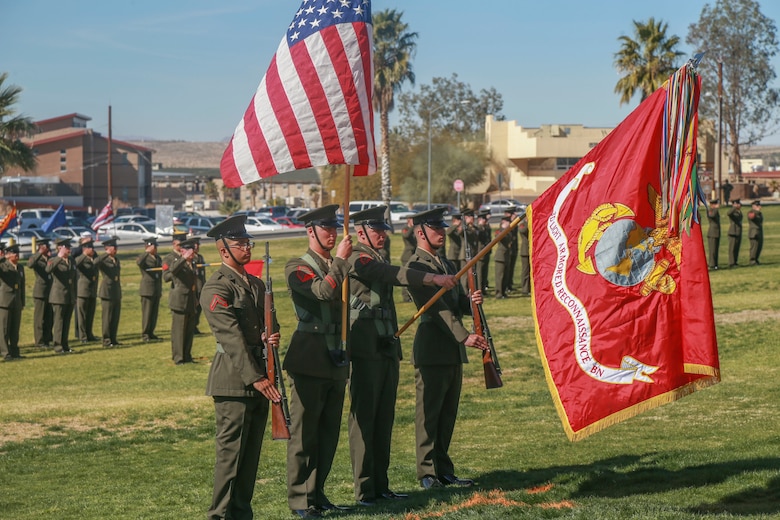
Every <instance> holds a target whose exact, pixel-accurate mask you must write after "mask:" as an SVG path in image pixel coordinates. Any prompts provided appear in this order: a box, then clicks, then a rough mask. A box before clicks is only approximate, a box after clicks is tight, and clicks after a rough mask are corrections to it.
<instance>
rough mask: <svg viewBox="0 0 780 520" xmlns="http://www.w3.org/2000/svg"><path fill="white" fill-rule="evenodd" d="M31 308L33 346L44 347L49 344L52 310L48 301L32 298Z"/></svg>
mask: <svg viewBox="0 0 780 520" xmlns="http://www.w3.org/2000/svg"><path fill="white" fill-rule="evenodd" d="M34 300H35V306H34V307H33V333H34V335H35V346H36V347H45V346H46V345H48V344H49V343H51V339H52V338H51V326H52V319H53V314H52V308H51V304H50V303H49V300H48V299H46V298H34Z"/></svg>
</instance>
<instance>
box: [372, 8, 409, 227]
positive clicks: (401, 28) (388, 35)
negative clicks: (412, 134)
mask: <svg viewBox="0 0 780 520" xmlns="http://www.w3.org/2000/svg"><path fill="white" fill-rule="evenodd" d="M402 16H403V12H399V11H396V10H395V9H387V10H384V11H381V12H379V13H376V14H375V15H374V17H373V25H374V108H375V109H376V110H377V111H378V112H379V127H380V132H381V134H382V145H381V152H380V154H381V159H382V199H383V200H384V201H385V203H386V204H388V205H389V204H390V200H391V199H392V183H391V182H390V143H389V141H388V137H389V135H390V119H389V115H388V114H389V113H390V111H391V110H393V108H394V97H395V93H396V92H398V91H400V90H401V86H402V85H403V83H404V82H405V81H409V83H411V84H412V85H414V72H413V71H412V63H411V61H412V57H413V56H414V53H415V50H416V49H417V44H416V43H415V40H416V39H417V33H416V32H407V29H408V27H409V26H408V25H407V24H405V23H404V22H402V21H401V17H402ZM389 216H390V215H389V209H388V218H389Z"/></svg>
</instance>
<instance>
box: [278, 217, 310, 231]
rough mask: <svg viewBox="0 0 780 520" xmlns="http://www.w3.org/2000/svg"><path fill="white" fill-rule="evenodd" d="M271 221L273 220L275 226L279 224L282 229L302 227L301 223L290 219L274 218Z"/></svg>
mask: <svg viewBox="0 0 780 520" xmlns="http://www.w3.org/2000/svg"><path fill="white" fill-rule="evenodd" d="M271 220H273V221H274V222H276V223H277V224H280V225H281V226H282V227H283V228H288V229H293V228H302V227H304V225H303V222H301V221H300V220H298V219H296V218H292V217H276V218H274V219H271Z"/></svg>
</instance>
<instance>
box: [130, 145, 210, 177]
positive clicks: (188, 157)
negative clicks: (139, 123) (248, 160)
mask: <svg viewBox="0 0 780 520" xmlns="http://www.w3.org/2000/svg"><path fill="white" fill-rule="evenodd" d="M129 142H131V143H133V144H137V145H139V146H144V147H146V148H151V149H152V150H154V154H153V155H152V161H153V162H155V163H160V164H162V169H163V170H165V169H166V168H219V162H220V161H221V160H222V154H223V153H224V152H225V143H216V142H192V141H154V140H134V141H129Z"/></svg>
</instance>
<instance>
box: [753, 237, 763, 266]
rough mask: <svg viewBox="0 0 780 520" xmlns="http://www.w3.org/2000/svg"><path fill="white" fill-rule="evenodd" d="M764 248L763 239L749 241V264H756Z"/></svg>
mask: <svg viewBox="0 0 780 520" xmlns="http://www.w3.org/2000/svg"><path fill="white" fill-rule="evenodd" d="M763 246H764V237H758V238H751V239H750V263H751V264H757V263H758V258H759V257H760V256H761V249H762V248H763Z"/></svg>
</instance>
